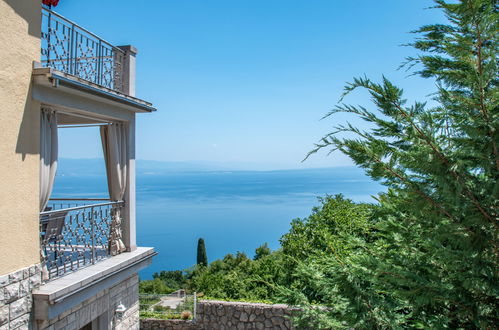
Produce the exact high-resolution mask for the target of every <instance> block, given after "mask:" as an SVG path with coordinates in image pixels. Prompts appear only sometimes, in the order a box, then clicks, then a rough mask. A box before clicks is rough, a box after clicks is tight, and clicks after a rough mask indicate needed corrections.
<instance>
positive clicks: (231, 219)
mask: <svg viewBox="0 0 499 330" xmlns="http://www.w3.org/2000/svg"><path fill="white" fill-rule="evenodd" d="M381 190H382V187H381V186H380V185H379V184H377V183H375V182H373V181H371V180H370V179H369V178H367V177H365V176H364V175H363V173H362V171H361V170H359V169H356V168H353V167H342V168H331V169H305V170H285V171H198V172H172V173H161V174H145V173H142V174H141V173H140V172H139V174H138V176H137V241H138V244H139V245H140V246H153V247H155V249H156V251H157V252H158V253H159V254H158V256H156V257H155V258H154V261H153V264H152V266H150V267H148V268H147V269H146V270H144V271H142V272H141V274H140V276H141V278H142V279H147V278H151V277H152V274H153V273H154V272H158V271H160V270H175V269H184V268H187V267H190V266H192V265H193V264H194V263H195V261H196V244H197V240H198V238H200V237H202V238H204V240H205V243H206V250H207V254H208V259H209V260H215V259H218V258H221V257H223V256H224V255H226V254H227V253H235V252H237V251H242V252H245V253H246V254H248V255H249V256H253V254H254V250H255V248H256V247H258V246H259V245H261V244H262V243H265V242H267V243H268V244H269V246H270V248H272V249H277V248H278V247H279V238H280V237H281V236H282V235H283V234H284V233H286V232H287V231H288V229H289V223H290V221H291V220H292V219H294V218H302V217H306V216H307V215H309V214H310V212H311V209H312V207H313V206H315V205H317V204H318V202H317V197H319V196H324V195H326V194H330V195H333V194H338V193H342V194H343V195H345V196H346V197H348V198H351V199H353V200H355V201H370V202H373V201H374V200H373V199H372V197H371V196H372V195H375V194H377V193H378V192H379V191H381ZM106 194H107V185H106V181H105V177H104V176H103V175H86V176H83V177H82V176H74V175H64V174H62V175H58V177H57V179H56V184H55V187H54V192H53V195H52V196H53V197H77V198H78V197H106Z"/></svg>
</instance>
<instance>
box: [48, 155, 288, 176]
mask: <svg viewBox="0 0 499 330" xmlns="http://www.w3.org/2000/svg"><path fill="white" fill-rule="evenodd" d="M277 168H279V167H278V166H277V165H267V164H257V163H253V164H252V163H238V162H206V161H186V162H163V161H156V160H142V159H139V160H137V161H136V171H137V175H154V174H166V173H175V172H213V171H269V170H276V169H277ZM105 171H106V170H105V166H104V160H103V159H100V158H84V159H74V158H60V159H59V163H58V168H57V175H59V176H103V175H105V173H106V172H105Z"/></svg>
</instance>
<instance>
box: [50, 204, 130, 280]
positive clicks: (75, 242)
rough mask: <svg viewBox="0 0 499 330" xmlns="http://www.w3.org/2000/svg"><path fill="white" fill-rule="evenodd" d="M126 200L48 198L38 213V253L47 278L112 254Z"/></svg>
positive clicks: (56, 276)
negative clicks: (45, 205)
mask: <svg viewBox="0 0 499 330" xmlns="http://www.w3.org/2000/svg"><path fill="white" fill-rule="evenodd" d="M124 205H125V203H124V202H122V201H117V202H112V201H109V200H106V199H71V198H59V199H51V200H50V201H49V204H48V206H47V208H46V209H45V211H44V212H41V213H40V255H41V256H42V267H43V270H44V272H45V274H46V276H45V280H46V281H50V280H53V279H55V278H58V277H61V276H64V275H66V274H68V273H71V272H75V271H77V270H78V269H80V268H82V267H85V266H89V265H93V264H95V263H97V262H99V261H101V260H103V259H106V258H108V257H109V256H111V255H113V254H116V253H113V248H112V244H115V242H117V241H118V240H121V228H115V227H116V226H120V224H121V222H122V216H121V214H122V210H123V208H124Z"/></svg>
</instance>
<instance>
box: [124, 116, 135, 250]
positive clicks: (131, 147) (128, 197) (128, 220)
mask: <svg viewBox="0 0 499 330" xmlns="http://www.w3.org/2000/svg"><path fill="white" fill-rule="evenodd" d="M128 155H129V158H128V163H127V167H128V177H127V187H126V190H125V198H124V200H125V216H124V217H123V218H124V220H125V221H124V222H123V223H122V229H123V243H125V246H126V248H127V251H129V252H130V251H134V250H135V249H137V239H136V224H135V222H136V218H135V217H136V211H135V198H136V197H135V114H133V116H132V118H131V119H130V121H129V122H128Z"/></svg>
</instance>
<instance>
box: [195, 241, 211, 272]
mask: <svg viewBox="0 0 499 330" xmlns="http://www.w3.org/2000/svg"><path fill="white" fill-rule="evenodd" d="M197 264H198V265H202V266H207V265H208V256H207V255H206V247H205V246H204V239H202V238H200V239H198V253H197Z"/></svg>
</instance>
